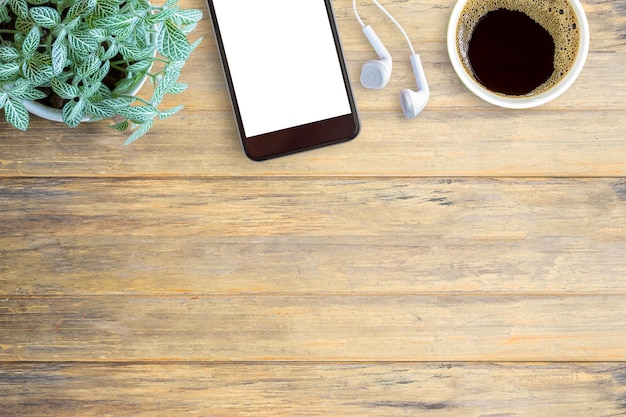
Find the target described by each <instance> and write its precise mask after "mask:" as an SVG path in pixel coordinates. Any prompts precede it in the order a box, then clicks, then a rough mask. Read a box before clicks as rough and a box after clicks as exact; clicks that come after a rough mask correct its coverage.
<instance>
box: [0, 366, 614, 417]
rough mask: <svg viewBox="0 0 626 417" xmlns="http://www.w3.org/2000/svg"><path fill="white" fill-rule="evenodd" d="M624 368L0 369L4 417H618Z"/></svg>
mask: <svg viewBox="0 0 626 417" xmlns="http://www.w3.org/2000/svg"><path fill="white" fill-rule="evenodd" d="M625 375H626V371H625V367H624V364H610V363H598V364H588V363H581V364H577V363H572V364H569V363H568V364H514V363H494V364H488V363H487V364H482V363H424V364H412V363H407V364H403V363H401V364H345V365H342V364H293V363H280V364H204V363H198V364H186V363H183V364H115V363H113V364H78V363H69V364H67V363H51V364H28V363H27V364H1V365H0V401H2V408H3V413H4V414H6V415H28V416H33V417H35V416H44V415H46V416H47V415H56V416H61V415H78V414H79V415H81V416H102V415H107V416H117V415H124V416H127V415H131V414H132V415H135V416H158V415H162V414H163V410H167V411H168V412H169V413H174V414H179V415H185V416H214V415H219V416H224V415H228V416H249V415H251V414H254V415H257V416H282V415H293V416H326V415H332V416H364V415H367V416H385V417H390V416H406V415H417V414H419V415H436V416H451V417H452V416H459V417H469V416H518V415H519V416H530V415H532V416H535V417H553V416H556V415H571V414H572V413H575V414H576V415H584V416H590V417H599V416H614V415H615V416H616V415H622V414H623V411H624V408H623V407H624V398H625V397H626V384H625Z"/></svg>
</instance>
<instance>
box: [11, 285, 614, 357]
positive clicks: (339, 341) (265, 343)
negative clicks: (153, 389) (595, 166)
mask: <svg viewBox="0 0 626 417" xmlns="http://www.w3.org/2000/svg"><path fill="white" fill-rule="evenodd" d="M625 333H626V296H624V295H619V296H618V295H606V296H591V295H589V296H549V295H544V296H539V295H538V296H533V297H528V296H525V297H521V296H495V295H491V296H471V295H462V296H453V295H448V296H391V295H390V296H360V295H355V296H340V295H338V296H331V295H326V296H322V297H320V296H315V295H312V296H301V295H293V296H242V295H237V296H191V295H189V296H178V297H176V296H169V297H165V296H163V297H147V296H119V295H114V296H92V297H78V296H77V297H66V296H61V297H45V298H39V297H25V298H21V297H7V298H4V299H0V341H1V342H0V343H1V349H0V361H5V362H6V361H93V360H102V361H122V360H203V361H204V360H207V361H209V360H210V361H277V360H278V361H279V360H297V361H329V360H332V361H343V362H345V361H378V360H383V361H625V360H626V345H625V344H624V334H625Z"/></svg>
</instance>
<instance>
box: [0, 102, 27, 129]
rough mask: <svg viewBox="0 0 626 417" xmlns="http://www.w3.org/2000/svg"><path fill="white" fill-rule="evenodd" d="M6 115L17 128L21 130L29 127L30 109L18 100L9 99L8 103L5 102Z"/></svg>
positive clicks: (7, 119) (8, 120)
mask: <svg viewBox="0 0 626 417" xmlns="http://www.w3.org/2000/svg"><path fill="white" fill-rule="evenodd" d="M4 117H5V119H6V121H7V122H9V123H10V124H11V125H12V126H13V127H15V128H17V129H19V130H26V129H28V123H29V121H30V119H29V117H28V110H26V107H24V105H23V104H22V103H21V102H20V101H18V100H11V99H10V98H8V99H7V101H6V103H4Z"/></svg>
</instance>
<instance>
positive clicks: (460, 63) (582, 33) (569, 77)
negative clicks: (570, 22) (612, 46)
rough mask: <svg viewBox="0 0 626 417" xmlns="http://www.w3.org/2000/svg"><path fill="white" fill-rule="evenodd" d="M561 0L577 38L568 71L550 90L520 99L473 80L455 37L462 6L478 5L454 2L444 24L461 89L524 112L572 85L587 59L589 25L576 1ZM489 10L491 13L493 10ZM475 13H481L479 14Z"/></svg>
mask: <svg viewBox="0 0 626 417" xmlns="http://www.w3.org/2000/svg"><path fill="white" fill-rule="evenodd" d="M517 1H518V2H519V3H523V4H525V6H524V7H528V5H529V4H531V2H529V1H528V0H517ZM564 1H566V2H567V4H568V5H569V7H571V11H572V13H573V15H574V16H575V17H576V20H577V31H576V33H578V35H579V39H578V49H577V51H576V55H575V58H574V60H573V61H572V63H571V65H570V66H569V70H568V71H567V72H566V73H564V75H563V76H562V77H560V78H558V79H557V80H556V81H555V82H553V83H551V85H550V87H547V88H546V89H545V91H540V92H537V93H534V94H533V93H530V94H528V95H522V96H511V95H505V94H502V93H497V92H494V91H491V90H489V89H488V88H486V87H485V86H483V85H482V84H481V83H480V82H479V81H478V79H477V78H476V77H475V75H474V74H473V73H472V72H471V71H472V70H471V64H470V63H469V58H468V56H467V51H466V49H467V46H466V45H463V46H461V43H462V42H465V41H463V40H461V37H462V36H461V35H460V34H459V25H460V19H461V18H462V17H463V16H466V15H467V10H465V7H466V5H468V3H471V4H470V6H468V7H473V5H474V4H477V3H480V2H477V1H476V0H458V2H457V3H456V5H455V6H454V8H453V10H452V15H451V16H450V21H449V24H448V33H447V43H448V55H449V57H450V61H451V63H452V66H453V67H454V70H455V71H456V73H457V75H458V76H459V78H460V79H461V81H462V82H463V84H465V86H466V87H467V88H468V89H469V90H470V91H471V92H473V93H474V94H476V95H477V96H478V97H480V98H481V99H483V100H485V101H486V102H488V103H491V104H494V105H496V106H500V107H505V108H512V109H525V108H531V107H536V106H540V105H542V104H545V103H548V102H549V101H551V100H554V99H555V98H557V97H558V96H560V95H561V94H563V93H564V92H565V91H566V90H567V89H568V88H569V87H570V86H571V85H572V84H573V83H574V81H575V80H576V78H577V77H578V75H579V74H580V72H581V71H582V69H583V66H584V65H585V61H586V59H587V54H588V52H589V23H588V21H587V17H586V14H585V11H584V9H583V7H582V4H581V3H580V1H579V0H564ZM508 2H509V3H515V0H508ZM493 3H494V4H499V2H495V1H494V2H493ZM538 3H541V2H538ZM532 4H535V3H532ZM492 10H495V8H494V9H492ZM488 11H490V10H487V11H484V13H485V14H486V13H487V12H488ZM478 12H479V13H483V11H478ZM538 13H540V12H538ZM463 24H465V23H463ZM465 30H466V31H467V30H473V28H471V29H468V28H465Z"/></svg>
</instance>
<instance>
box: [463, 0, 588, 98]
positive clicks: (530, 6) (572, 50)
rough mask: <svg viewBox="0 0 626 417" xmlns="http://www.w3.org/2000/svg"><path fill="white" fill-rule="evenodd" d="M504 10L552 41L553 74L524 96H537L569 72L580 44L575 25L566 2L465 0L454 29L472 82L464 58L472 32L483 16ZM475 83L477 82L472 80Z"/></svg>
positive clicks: (560, 0) (577, 26)
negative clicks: (523, 16) (527, 20)
mask: <svg viewBox="0 0 626 417" xmlns="http://www.w3.org/2000/svg"><path fill="white" fill-rule="evenodd" d="M498 9H508V10H512V11H519V12H523V13H525V14H526V15H527V16H529V17H530V18H532V19H533V20H534V21H535V22H537V23H539V24H540V25H541V26H542V27H543V28H544V29H546V30H547V31H548V33H550V35H551V36H552V39H554V46H555V51H554V72H553V73H552V76H551V77H550V78H549V79H548V80H547V81H546V82H545V83H543V84H542V85H540V86H539V87H537V88H536V89H535V90H533V91H531V92H530V93H529V94H528V95H530V96H532V95H537V94H540V93H542V92H544V91H546V90H549V89H550V88H551V87H553V86H554V85H556V84H557V83H558V82H559V81H560V80H561V79H563V77H564V76H565V75H566V74H567V72H568V71H569V70H570V68H572V65H573V64H574V61H575V60H576V55H577V51H578V46H579V42H580V31H579V27H580V25H579V23H578V20H577V19H576V15H575V14H574V10H573V8H572V6H571V5H570V3H569V2H568V1H567V0H469V1H468V2H467V3H466V4H465V7H464V8H463V11H462V12H461V17H460V18H459V23H458V25H457V48H458V53H459V56H460V58H461V62H463V65H464V66H465V70H466V71H467V73H468V74H470V75H471V76H472V77H473V78H474V79H476V77H475V76H474V74H473V71H472V69H471V65H470V63H469V58H468V45H469V41H470V38H471V36H472V33H473V31H474V28H475V27H476V25H477V24H478V22H479V21H480V20H481V19H482V18H483V17H484V16H485V15H487V13H489V12H491V11H494V10H498ZM476 81H478V80H476Z"/></svg>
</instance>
